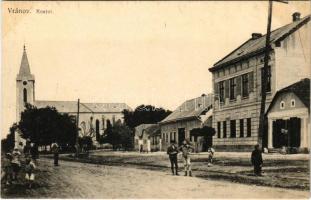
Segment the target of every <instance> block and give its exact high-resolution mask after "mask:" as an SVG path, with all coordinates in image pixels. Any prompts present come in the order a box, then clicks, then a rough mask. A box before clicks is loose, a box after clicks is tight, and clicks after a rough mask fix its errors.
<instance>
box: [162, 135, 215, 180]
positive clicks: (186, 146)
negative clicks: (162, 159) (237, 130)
mask: <svg viewBox="0 0 311 200" xmlns="http://www.w3.org/2000/svg"><path fill="white" fill-rule="evenodd" d="M193 151H194V148H193V146H191V144H190V142H189V140H184V141H183V143H182V145H181V146H180V147H178V146H177V145H176V142H175V141H174V140H172V141H171V144H170V146H169V147H168V148H167V154H168V155H169V159H170V162H171V170H172V174H173V175H177V176H178V175H179V174H178V162H177V155H178V153H179V152H181V153H182V158H183V162H184V171H185V176H192V170H191V157H190V153H191V152H193ZM214 152H215V150H214V149H213V148H209V150H208V153H209V155H208V166H210V165H211V163H212V162H213V156H214Z"/></svg>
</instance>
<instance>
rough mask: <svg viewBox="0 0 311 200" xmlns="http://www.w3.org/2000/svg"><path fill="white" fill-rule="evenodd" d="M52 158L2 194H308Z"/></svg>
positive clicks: (179, 196)
mask: <svg viewBox="0 0 311 200" xmlns="http://www.w3.org/2000/svg"><path fill="white" fill-rule="evenodd" d="M52 162H53V161H52V160H50V159H41V160H40V166H39V172H38V173H37V180H36V182H37V184H38V185H37V186H36V187H35V188H34V189H31V190H28V189H21V188H19V189H18V190H16V189H13V190H12V189H10V190H6V189H4V190H2V197H17V196H18V197H33V198H43V197H49V198H307V197H308V195H309V194H308V192H307V191H297V190H289V189H281V188H269V187H262V186H250V185H243V184H238V183H230V182H223V181H215V180H203V179H199V178H195V177H184V176H171V175H170V173H169V172H167V173H166V172H160V171H150V170H143V169H134V168H125V167H122V166H104V165H94V164H85V163H78V162H68V161H61V163H60V164H61V166H59V167H54V166H53V165H52V164H53V163H52ZM20 187H21V186H20ZM16 191H18V192H19V193H18V194H17V195H16V194H14V192H16Z"/></svg>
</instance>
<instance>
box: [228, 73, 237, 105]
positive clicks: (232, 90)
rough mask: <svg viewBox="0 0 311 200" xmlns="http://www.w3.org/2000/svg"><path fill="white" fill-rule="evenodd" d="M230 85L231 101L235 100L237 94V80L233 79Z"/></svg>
mask: <svg viewBox="0 0 311 200" xmlns="http://www.w3.org/2000/svg"><path fill="white" fill-rule="evenodd" d="M229 85H230V100H234V99H235V92H236V79H235V78H231V79H230V80H229Z"/></svg>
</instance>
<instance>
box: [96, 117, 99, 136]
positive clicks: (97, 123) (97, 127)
mask: <svg viewBox="0 0 311 200" xmlns="http://www.w3.org/2000/svg"><path fill="white" fill-rule="evenodd" d="M95 131H96V133H97V134H99V120H98V119H96V122H95Z"/></svg>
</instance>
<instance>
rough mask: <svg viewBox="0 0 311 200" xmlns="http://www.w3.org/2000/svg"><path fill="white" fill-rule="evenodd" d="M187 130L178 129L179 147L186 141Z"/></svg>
mask: <svg viewBox="0 0 311 200" xmlns="http://www.w3.org/2000/svg"><path fill="white" fill-rule="evenodd" d="M185 134H186V133H185V128H179V129H178V145H181V144H182V142H183V141H184V140H185V137H186V135H185Z"/></svg>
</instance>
